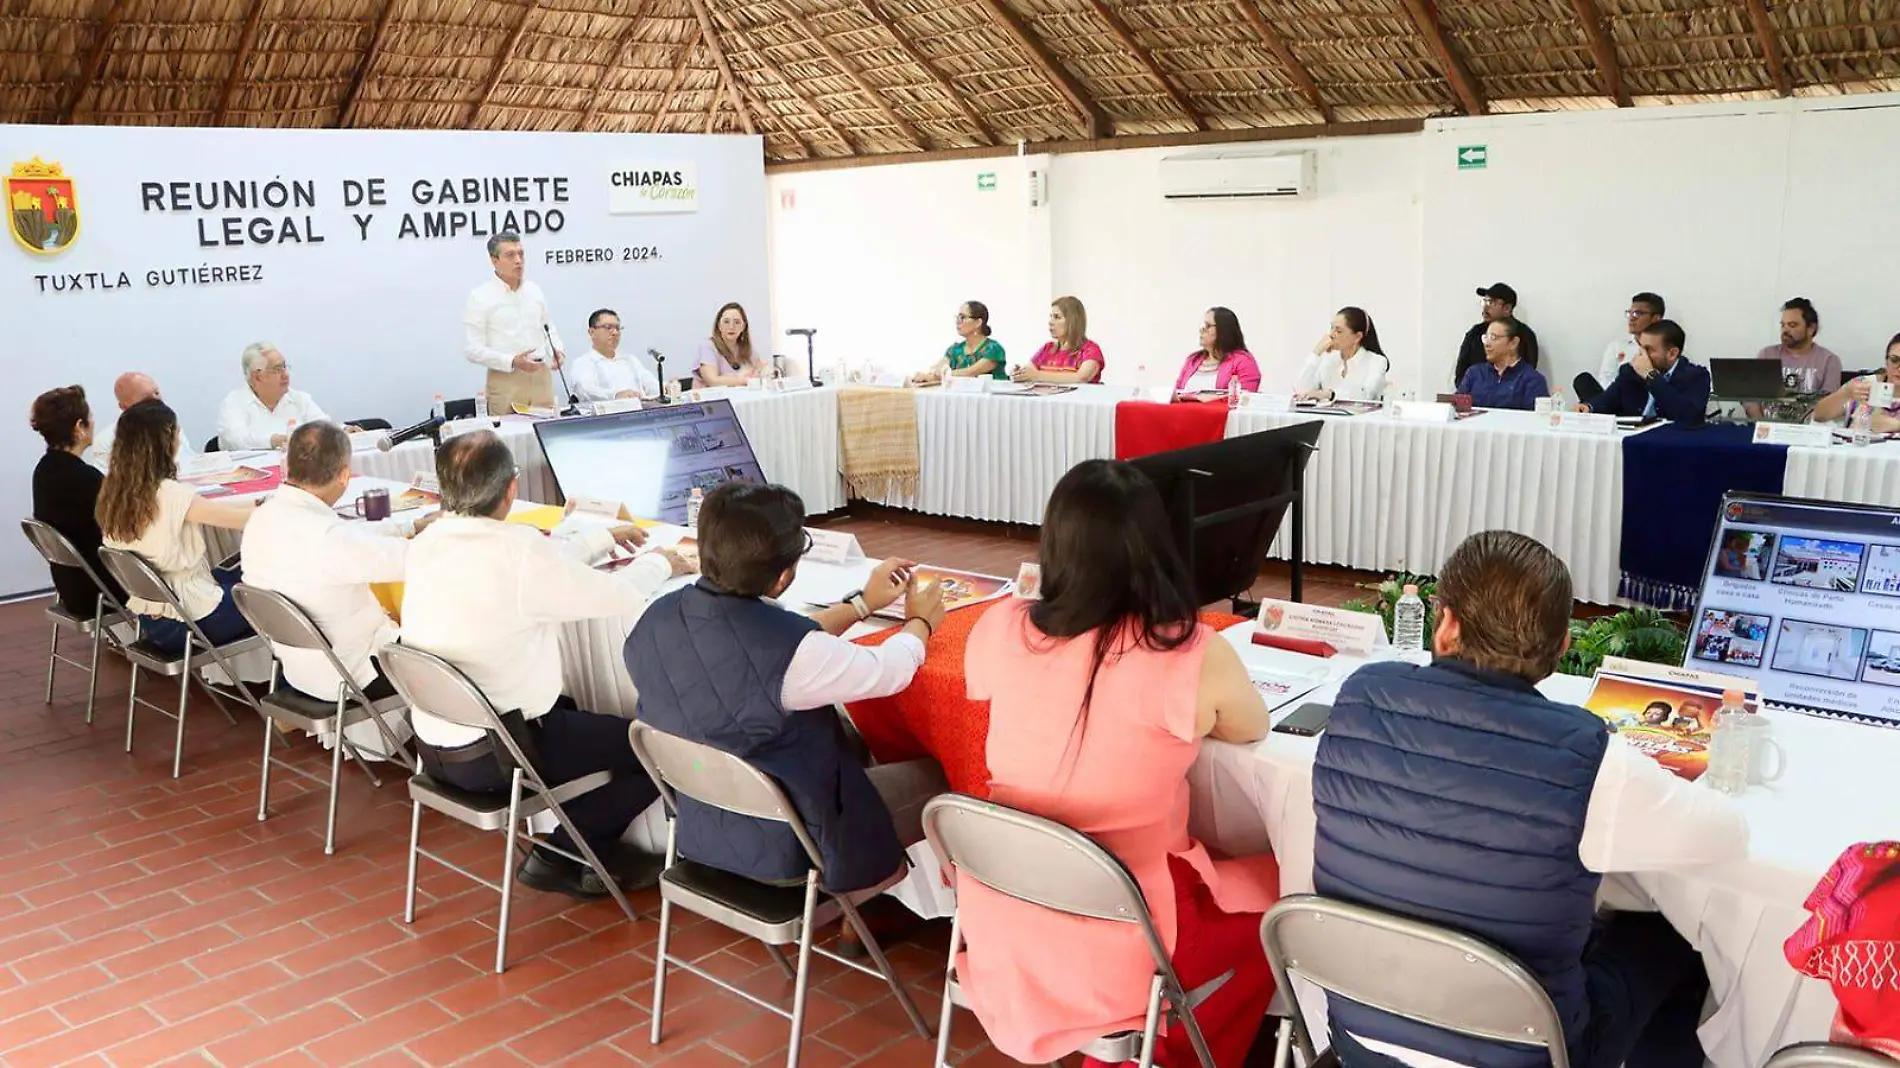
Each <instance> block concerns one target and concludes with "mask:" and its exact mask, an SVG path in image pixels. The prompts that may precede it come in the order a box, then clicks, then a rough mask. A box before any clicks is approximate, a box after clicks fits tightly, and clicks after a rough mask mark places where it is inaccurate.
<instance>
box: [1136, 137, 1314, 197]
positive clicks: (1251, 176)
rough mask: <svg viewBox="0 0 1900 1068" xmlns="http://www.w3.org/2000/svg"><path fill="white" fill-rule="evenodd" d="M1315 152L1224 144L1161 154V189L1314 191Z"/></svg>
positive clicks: (1223, 193)
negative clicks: (1218, 147)
mask: <svg viewBox="0 0 1900 1068" xmlns="http://www.w3.org/2000/svg"><path fill="white" fill-rule="evenodd" d="M1313 156H1314V154H1313V153H1312V152H1262V151H1260V150H1259V149H1251V150H1249V149H1244V148H1225V149H1213V150H1206V151H1201V152H1192V153H1186V154H1183V155H1179V156H1167V157H1164V158H1163V159H1162V160H1161V195H1162V196H1163V197H1164V198H1166V199H1168V200H1256V199H1261V198H1265V197H1310V196H1312V195H1314V193H1315V192H1316V189H1317V187H1316V186H1315V185H1314V182H1313V171H1314V164H1313Z"/></svg>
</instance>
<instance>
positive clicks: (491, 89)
mask: <svg viewBox="0 0 1900 1068" xmlns="http://www.w3.org/2000/svg"><path fill="white" fill-rule="evenodd" d="M540 6H541V0H528V2H527V3H526V4H523V5H522V9H521V21H520V22H517V23H515V28H514V29H512V30H510V31H508V40H507V42H506V43H504V44H503V45H502V46H501V55H499V56H496V57H495V65H494V67H493V68H491V69H490V70H489V72H488V80H487V81H485V82H483V83H482V91H481V93H480V94H478V95H477V96H476V97H475V102H474V103H473V104H471V105H469V109H468V121H467V122H464V123H463V124H462V125H463V126H465V127H467V128H469V129H471V130H473V129H475V128H476V127H475V120H476V119H478V118H481V114H482V108H484V107H487V106H488V98H489V97H491V96H493V95H494V94H495V87H496V86H497V85H500V84H501V72H502V71H503V70H505V69H506V68H507V66H508V61H509V60H511V59H513V58H515V49H517V48H519V47H521V37H522V35H523V34H525V33H527V32H528V23H529V22H530V21H532V20H533V19H534V9H535V8H537V7H540Z"/></svg>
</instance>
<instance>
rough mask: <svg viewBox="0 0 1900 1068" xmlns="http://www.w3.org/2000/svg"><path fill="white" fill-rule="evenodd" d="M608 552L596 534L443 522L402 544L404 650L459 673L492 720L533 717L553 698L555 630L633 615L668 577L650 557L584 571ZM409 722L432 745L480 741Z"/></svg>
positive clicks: (452, 518)
mask: <svg viewBox="0 0 1900 1068" xmlns="http://www.w3.org/2000/svg"><path fill="white" fill-rule="evenodd" d="M612 548H613V536H612V535H611V534H609V533H608V532H607V530H606V529H604V528H600V529H594V530H587V531H584V532H581V533H579V534H576V535H573V536H571V537H556V538H550V537H547V536H545V535H543V534H542V533H541V532H540V531H539V530H536V529H535V528H534V527H531V526H527V525H525V524H520V523H504V522H502V521H500V520H496V519H481V518H477V517H474V516H464V515H444V516H443V517H442V518H441V519H438V520H436V522H435V524H434V525H433V526H431V527H429V529H427V530H425V531H423V532H422V533H421V534H418V535H416V537H415V539H414V540H413V541H412V542H410V544H409V575H408V579H407V583H406V585H405V586H404V587H403V598H402V632H403V643H404V644H405V645H412V646H414V647H416V648H418V649H423V650H426V651H428V652H431V653H434V654H435V655H437V656H439V657H442V658H443V659H444V660H447V661H448V662H449V663H451V664H454V665H455V666H456V667H458V668H460V669H461V670H462V671H463V673H465V674H466V675H468V677H469V679H470V681H472V682H474V683H475V685H476V687H477V688H479V689H480V690H481V691H482V693H483V694H485V695H486V696H487V697H488V700H489V702H490V703H491V704H493V705H494V706H495V710H496V711H497V712H508V711H511V710H515V709H519V710H520V711H521V714H522V715H523V716H525V717H526V718H528V719H535V718H537V717H539V716H542V715H544V714H545V713H546V712H547V711H548V709H549V708H551V707H553V705H554V701H555V699H556V698H558V697H560V695H561V677H562V676H561V645H560V633H561V624H563V623H567V622H571V621H573V620H580V619H599V618H603V617H611V616H627V617H638V616H639V614H640V613H641V612H643V611H645V610H646V606H647V602H648V600H650V599H651V598H652V597H653V595H654V594H655V593H657V592H659V589H660V587H661V586H663V585H665V584H666V581H667V580H668V579H669V578H671V577H672V574H673V568H672V564H671V563H669V562H668V561H667V559H666V558H665V557H664V556H661V555H660V554H658V553H649V554H647V555H645V556H642V557H641V558H640V559H638V560H635V561H634V562H633V563H631V564H628V565H627V566H626V567H623V568H621V569H620V570H618V571H615V572H611V573H609V572H601V571H596V570H594V569H593V568H592V567H590V566H588V561H592V560H595V559H598V558H599V557H601V556H603V555H605V554H606V553H607V552H608V551H609V550H610V549H612ZM411 716H412V719H413V721H414V723H415V729H416V735H417V736H418V737H420V738H421V739H422V740H423V741H425V742H428V743H429V744H431V745H434V746H439V747H443V748H449V747H452V746H459V745H467V744H469V743H470V742H475V741H479V740H480V739H481V738H482V737H484V733H483V732H482V731H481V730H479V729H476V728H474V727H464V726H461V725H459V724H455V723H450V722H449V721H447V720H444V719H440V718H438V717H436V716H432V715H430V714H429V713H428V712H427V711H425V710H423V709H419V708H418V709H413V710H411Z"/></svg>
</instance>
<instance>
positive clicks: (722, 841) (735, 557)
mask: <svg viewBox="0 0 1900 1068" xmlns="http://www.w3.org/2000/svg"><path fill="white" fill-rule="evenodd" d="M810 549H811V538H810V535H808V534H807V533H806V532H805V503H804V502H803V501H802V500H800V499H799V497H798V494H796V493H793V492H792V491H791V490H788V489H786V488H785V487H783V486H758V485H752V484H748V483H741V482H728V483H726V484H725V485H723V486H720V487H719V488H718V489H715V490H713V491H712V492H711V493H710V494H708V495H707V496H706V500H705V503H704V505H703V506H702V507H701V508H700V512H699V561H700V568H701V574H702V577H701V579H700V580H699V582H697V583H696V584H694V585H692V586H688V587H686V588H685V589H681V590H677V591H675V592H673V593H669V594H667V595H666V596H664V597H661V598H659V599H658V600H656V601H654V602H653V604H652V605H651V606H650V607H648V608H647V610H646V612H645V614H643V615H642V616H641V617H640V621H639V623H637V624H635V626H634V628H633V633H632V634H630V635H629V636H628V637H627V644H626V648H625V655H626V661H627V670H628V671H629V672H631V673H633V677H634V678H635V679H637V680H639V687H640V703H639V708H638V709H637V710H636V712H635V715H636V717H637V718H638V719H639V720H640V721H641V722H643V723H646V724H647V725H648V726H651V727H655V728H658V729H659V730H662V731H665V732H667V733H668V734H674V735H678V736H679V737H682V738H687V739H690V740H692V741H695V742H702V743H704V744H706V745H710V746H712V747H713V748H715V749H721V750H724V751H726V752H728V753H733V754H735V755H737V756H740V757H743V758H745V759H746V760H747V761H748V762H750V763H751V764H752V765H753V766H754V767H757V768H758V769H759V770H761V771H763V772H765V773H766V774H768V775H770V776H772V777H773V778H774V779H776V780H777V781H778V783H779V785H780V786H782V787H783V788H784V789H785V793H786V795H787V796H788V797H789V798H790V799H791V801H792V804H793V806H794V807H796V808H797V809H798V813H799V815H800V816H801V817H803V819H804V821H805V828H806V830H807V831H808V832H809V833H810V835H811V838H812V841H813V842H815V843H816V844H817V846H818V850H819V854H820V856H821V859H822V860H823V864H824V888H825V889H826V890H827V891H830V892H833V893H844V892H847V891H857V890H873V889H876V888H878V887H880V886H882V885H883V884H884V883H886V882H887V881H889V880H890V879H891V878H892V877H893V876H896V875H898V874H900V873H901V872H902V871H903V863H904V849H905V847H906V846H909V845H913V844H915V843H917V842H920V841H922V840H923V806H924V802H925V801H928V800H929V799H930V798H932V797H934V796H936V795H937V794H940V793H943V792H945V791H946V790H948V789H949V785H948V784H947V783H946V782H945V781H944V777H943V769H942V768H940V767H938V766H937V763H936V761H933V760H913V761H906V762H904V763H900V764H884V765H878V766H876V767H872V768H869V769H866V768H865V767H864V766H863V765H862V764H861V763H860V762H859V760H858V758H857V756H856V755H855V753H854V752H853V749H852V747H851V746H850V745H849V744H848V742H847V736H846V734H845V732H844V729H843V727H842V725H841V724H840V723H839V721H838V717H837V715H836V713H834V712H833V710H832V706H834V705H842V704H844V703H846V702H850V701H862V700H868V699H871V698H876V697H888V696H889V695H891V694H894V693H897V692H898V691H900V690H902V689H904V688H905V687H907V686H909V685H910V681H911V678H912V677H913V676H915V675H916V673H917V668H918V667H919V666H921V665H922V664H923V662H924V643H925V642H926V641H928V640H929V638H930V636H931V634H932V633H934V632H935V631H936V630H937V628H938V627H939V626H940V625H942V623H943V594H942V591H941V590H940V589H939V588H938V587H937V586H936V585H934V584H928V585H926V584H921V583H916V582H912V581H910V571H911V569H912V568H913V567H914V566H915V565H914V564H912V563H911V562H910V561H908V560H886V561H884V562H883V563H880V564H878V565H877V566H876V567H875V568H873V569H872V572H871V579H870V581H869V583H868V584H867V585H866V586H865V588H864V589H863V590H862V591H860V592H857V593H853V594H851V595H850V596H848V597H846V598H845V600H844V603H842V604H838V605H834V606H833V607H831V608H827V609H824V610H823V611H820V612H818V613H816V614H814V615H810V616H804V615H799V614H797V613H795V612H790V611H787V610H786V609H784V608H782V607H780V606H779V605H778V603H777V602H776V601H774V600H773V598H776V597H778V596H779V595H781V594H783V593H784V592H785V590H786V588H787V587H789V586H790V585H791V584H792V580H793V579H794V578H796V577H797V574H798V562H799V560H800V559H801V558H802V557H803V556H804V555H805V553H806V552H808V551H809V550H810ZM899 597H906V598H907V599H906V600H905V602H904V603H905V614H906V616H907V617H908V618H907V619H906V621H905V623H904V626H903V633H901V634H899V635H897V636H895V637H894V638H892V639H891V640H890V641H888V642H885V643H884V644H883V645H881V646H879V647H877V648H866V647H864V646H861V645H856V644H853V643H851V642H848V641H846V640H844V639H843V638H842V637H840V635H842V634H843V633H844V632H845V631H846V630H848V629H849V628H850V627H851V625H852V624H854V623H858V622H861V621H862V620H864V619H866V618H867V617H869V616H870V615H871V613H873V612H876V611H879V610H881V609H883V608H885V607H887V606H889V605H891V604H895V603H896V602H897V600H898V598H899ZM679 848H680V852H681V853H682V854H683V855H685V856H688V857H691V858H692V859H693V860H696V861H699V862H700V863H702V864H708V865H711V866H713V867H716V868H722V869H724V870H726V871H731V872H735V873H737V874H740V875H744V876H748V877H750V878H753V879H759V880H763V881H767V882H787V883H790V882H803V881H804V879H805V877H806V874H807V872H809V871H810V870H811V863H810V861H809V860H808V859H807V857H806V855H805V851H804V849H803V848H802V847H801V846H800V845H799V843H798V839H797V838H796V837H795V836H794V835H793V833H792V830H791V828H790V827H788V826H786V825H785V824H782V823H772V822H767V821H764V820H758V819H753V818H751V817H748V816H740V815H736V814H734V813H730V812H724V811H721V810H718V809H713V808H709V807H707V806H705V805H701V804H699V803H697V802H695V801H693V800H692V799H691V798H687V797H681V798H680V799H679Z"/></svg>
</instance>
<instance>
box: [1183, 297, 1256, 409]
mask: <svg viewBox="0 0 1900 1068" xmlns="http://www.w3.org/2000/svg"><path fill="white" fill-rule="evenodd" d="M1235 379H1239V380H1240V388H1241V389H1242V390H1244V391H1246V392H1248V393H1258V392H1260V365H1259V364H1258V363H1255V362H1254V358H1253V353H1251V352H1248V351H1247V338H1246V335H1244V334H1242V333H1241V332H1240V317H1239V316H1237V315H1235V314H1234V313H1233V312H1232V311H1229V310H1228V309H1226V308H1209V309H1207V312H1206V313H1205V314H1204V315H1202V316H1201V347H1200V348H1198V349H1195V350H1194V351H1193V352H1190V353H1188V358H1187V359H1186V360H1183V361H1182V363H1181V373H1180V374H1179V375H1177V376H1175V379H1174V389H1175V392H1177V393H1213V392H1226V390H1227V386H1228V383H1230V382H1232V381H1234V380H1235Z"/></svg>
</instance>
